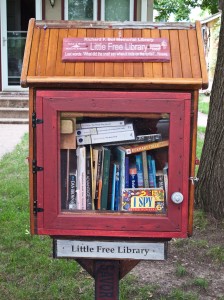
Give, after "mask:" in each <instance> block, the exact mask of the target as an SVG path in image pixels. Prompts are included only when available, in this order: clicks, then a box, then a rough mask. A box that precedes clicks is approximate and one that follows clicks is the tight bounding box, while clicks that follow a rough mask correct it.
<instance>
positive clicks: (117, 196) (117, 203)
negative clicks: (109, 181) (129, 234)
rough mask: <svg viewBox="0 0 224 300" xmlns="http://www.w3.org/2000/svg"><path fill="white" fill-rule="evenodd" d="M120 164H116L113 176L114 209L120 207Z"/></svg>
mask: <svg viewBox="0 0 224 300" xmlns="http://www.w3.org/2000/svg"><path fill="white" fill-rule="evenodd" d="M120 199H121V194H120V165H119V164H116V176H115V198H114V210H116V211H117V210H119V208H120Z"/></svg>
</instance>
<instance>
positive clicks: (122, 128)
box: [96, 123, 134, 134]
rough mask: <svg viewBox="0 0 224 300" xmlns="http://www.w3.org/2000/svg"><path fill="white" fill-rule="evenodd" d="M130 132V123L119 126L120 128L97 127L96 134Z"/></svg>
mask: <svg viewBox="0 0 224 300" xmlns="http://www.w3.org/2000/svg"><path fill="white" fill-rule="evenodd" d="M130 130H134V128H133V124H132V123H128V124H125V125H121V126H110V127H97V128H96V134H102V133H111V132H120V131H130Z"/></svg>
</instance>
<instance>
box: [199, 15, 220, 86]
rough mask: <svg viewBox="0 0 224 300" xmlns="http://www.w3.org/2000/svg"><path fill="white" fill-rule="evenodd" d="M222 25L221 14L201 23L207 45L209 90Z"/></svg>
mask: <svg viewBox="0 0 224 300" xmlns="http://www.w3.org/2000/svg"><path fill="white" fill-rule="evenodd" d="M220 25H221V12H219V13H217V14H214V15H212V16H209V17H207V18H206V19H204V20H202V21H201V26H202V34H203V39H204V45H205V56H206V62H207V68H208V76H209V89H211V86H212V82H213V78H214V72H215V66H216V60H217V51H218V44H219V31H220Z"/></svg>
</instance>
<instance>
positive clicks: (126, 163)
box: [125, 156, 129, 188]
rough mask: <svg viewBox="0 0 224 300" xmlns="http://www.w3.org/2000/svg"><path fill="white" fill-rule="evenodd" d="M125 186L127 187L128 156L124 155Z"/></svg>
mask: <svg viewBox="0 0 224 300" xmlns="http://www.w3.org/2000/svg"><path fill="white" fill-rule="evenodd" d="M125 188H129V157H128V156H125Z"/></svg>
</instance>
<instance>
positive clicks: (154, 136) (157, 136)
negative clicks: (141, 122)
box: [136, 133, 162, 142]
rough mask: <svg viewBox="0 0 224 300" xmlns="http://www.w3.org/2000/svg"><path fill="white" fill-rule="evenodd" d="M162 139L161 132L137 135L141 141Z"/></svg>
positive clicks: (137, 139)
mask: <svg viewBox="0 0 224 300" xmlns="http://www.w3.org/2000/svg"><path fill="white" fill-rule="evenodd" d="M161 140H162V135H161V134H160V133H155V134H145V135H137V136H136V141H139V142H140V141H141V142H159V141H161Z"/></svg>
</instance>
